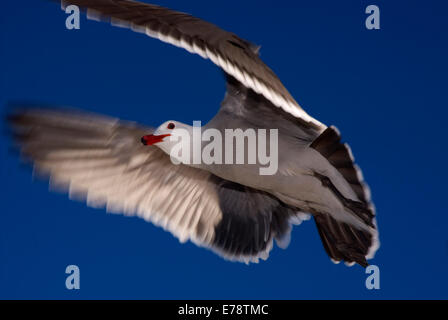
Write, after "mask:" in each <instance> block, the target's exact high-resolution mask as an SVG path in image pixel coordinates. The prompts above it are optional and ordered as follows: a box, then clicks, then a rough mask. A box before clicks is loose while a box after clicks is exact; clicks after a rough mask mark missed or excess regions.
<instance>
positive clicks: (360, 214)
mask: <svg viewBox="0 0 448 320" xmlns="http://www.w3.org/2000/svg"><path fill="white" fill-rule="evenodd" d="M310 147H311V148H314V149H315V150H317V151H318V152H319V153H320V154H321V155H323V156H324V157H325V158H326V159H327V160H328V162H330V164H331V165H332V166H333V167H335V168H336V169H337V170H338V172H339V173H340V174H341V175H342V176H343V178H344V179H345V180H346V181H347V182H348V184H349V185H350V187H351V189H352V190H353V192H354V193H355V194H356V196H357V198H358V201H355V200H352V199H348V198H346V197H344V196H343V195H342V194H341V193H340V192H339V191H338V189H337V188H336V187H335V186H334V185H333V183H332V181H331V180H330V179H329V178H327V177H325V176H321V175H319V174H316V176H317V177H318V178H319V179H321V181H322V183H323V184H325V185H326V186H327V187H328V188H330V189H331V190H332V191H333V193H334V194H335V195H336V196H337V197H338V198H339V199H340V200H341V202H342V203H343V205H344V207H345V208H346V209H347V210H348V211H349V212H350V213H351V214H353V215H355V216H356V217H357V218H359V219H360V220H361V221H363V222H364V224H365V225H366V228H363V229H360V228H356V227H355V226H353V225H350V224H348V223H346V222H342V221H338V220H336V219H334V218H333V217H331V216H329V215H328V214H323V213H322V214H319V213H315V214H314V220H315V222H316V226H317V230H318V232H319V235H320V237H321V240H322V244H323V246H324V248H325V250H326V252H327V254H328V255H329V256H330V258H331V259H332V261H333V262H335V263H338V262H340V261H341V260H344V261H345V263H346V264H347V265H353V264H354V263H358V264H360V265H362V266H364V267H366V266H367V265H368V263H367V259H371V258H373V256H374V255H375V252H376V250H377V249H378V248H379V240H378V228H377V225H376V219H375V208H374V206H373V203H372V202H371V200H370V190H369V188H368V186H367V184H366V183H365V182H364V180H363V176H362V173H361V170H360V169H359V167H358V166H357V165H356V164H355V161H354V158H353V155H352V153H351V150H350V147H349V146H348V145H347V144H345V143H342V142H341V136H340V134H339V131H338V130H337V129H336V128H335V127H333V126H331V127H328V128H327V129H326V130H325V131H324V132H323V133H322V134H321V135H320V136H319V137H318V138H316V140H314V141H313V143H312V144H311V145H310ZM367 226H368V227H367Z"/></svg>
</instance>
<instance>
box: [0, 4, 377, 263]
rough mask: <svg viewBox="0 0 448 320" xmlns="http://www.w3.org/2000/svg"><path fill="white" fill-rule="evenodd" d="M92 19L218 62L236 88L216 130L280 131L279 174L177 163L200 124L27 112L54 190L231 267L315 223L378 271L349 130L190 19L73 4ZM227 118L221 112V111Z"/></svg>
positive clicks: (24, 120) (351, 258)
mask: <svg viewBox="0 0 448 320" xmlns="http://www.w3.org/2000/svg"><path fill="white" fill-rule="evenodd" d="M68 5H76V6H78V7H79V8H80V9H81V10H83V11H85V12H86V13H87V17H88V18H90V19H94V20H98V21H109V22H110V23H111V24H112V25H115V26H120V27H126V28H129V29H131V30H133V31H135V32H138V33H142V34H145V35H148V36H150V37H152V38H157V39H159V40H161V41H164V42H167V43H170V44H173V45H175V46H178V47H180V48H183V49H186V50H187V51H188V52H190V53H194V54H198V55H200V56H201V57H203V58H205V59H209V60H211V61H212V62H213V63H214V64H216V65H217V66H219V67H220V68H221V69H222V71H223V72H224V74H225V77H226V84H227V90H226V94H225V98H224V100H223V102H222V103H221V107H220V108H219V110H218V112H217V114H216V115H215V116H214V117H213V118H212V120H210V121H209V122H208V123H207V124H205V125H204V127H203V128H204V129H207V128H213V129H215V130H217V132H220V133H223V135H224V132H225V130H227V129H234V130H236V129H241V130H243V131H244V130H246V129H249V128H253V129H257V130H258V129H276V130H278V131H277V132H278V141H277V148H278V168H277V171H276V172H275V173H274V174H271V175H260V173H259V170H258V169H259V168H260V165H261V164H260V163H258V162H257V163H255V164H244V163H243V164H236V165H232V164H217V163H212V164H206V163H200V164H194V165H193V164H191V165H189V164H185V163H180V164H174V163H173V161H172V159H171V157H170V153H171V151H172V149H173V143H172V142H171V140H169V139H168V137H169V136H170V135H171V134H172V133H173V132H174V130H176V129H184V130H186V132H187V133H188V134H192V132H193V129H192V126H189V125H186V124H183V123H180V122H177V121H167V122H165V123H163V124H161V125H160V126H159V127H158V128H156V129H153V128H150V127H147V126H144V125H140V124H137V123H135V122H127V121H123V120H119V119H115V118H111V117H107V116H102V115H97V114H91V113H87V112H81V111H74V110H65V109H51V108H39V107H32V108H30V107H22V108H17V109H15V110H14V111H12V112H11V114H10V116H9V117H8V121H9V124H10V127H11V131H12V134H13V137H14V141H15V142H16V145H17V146H18V147H19V148H20V149H21V152H22V154H23V155H24V156H25V158H27V159H29V160H30V161H32V162H33V163H34V170H35V173H37V174H40V175H45V176H47V177H49V178H50V185H51V186H52V187H56V188H59V189H61V188H62V189H64V190H66V191H67V192H68V194H69V196H70V198H72V199H81V200H84V201H86V203H87V205H89V206H91V207H97V208H101V207H105V208H106V210H107V211H108V212H116V213H123V214H125V215H135V216H138V217H141V218H143V219H145V220H146V221H150V222H152V223H153V224H155V225H157V226H161V227H162V228H164V229H165V230H167V231H169V232H171V233H172V234H173V235H174V236H176V237H177V238H178V239H179V240H180V241H181V242H184V241H187V240H190V241H192V242H193V243H195V244H196V245H198V246H201V247H206V248H210V249H211V250H213V251H214V252H216V253H218V254H219V255H221V256H223V257H224V258H226V259H228V260H233V261H241V262H245V263H249V262H258V260H259V259H267V257H268V255H269V252H270V250H271V249H272V247H273V240H274V239H275V240H276V242H277V244H278V245H279V246H280V247H286V246H287V245H288V242H289V238H290V232H291V228H292V225H294V224H299V223H301V222H302V221H303V220H308V219H310V218H311V217H312V218H313V219H314V221H315V223H316V227H317V231H318V233H319V235H320V238H321V240H322V244H323V247H324V249H325V251H326V252H327V254H328V256H329V257H330V258H331V260H332V261H333V262H335V263H338V262H340V261H344V262H345V264H347V265H353V264H355V263H358V264H360V265H361V266H364V267H366V266H367V265H368V262H367V260H368V259H371V258H373V257H374V255H375V252H376V250H377V249H378V247H379V239H378V231H377V224H376V219H375V210H374V206H373V204H372V202H371V200H370V191H369V188H368V187H367V185H366V184H365V182H364V181H363V177H362V174H361V171H360V169H359V167H358V166H357V165H356V164H355V163H354V158H353V155H352V152H351V151H350V148H349V146H348V145H347V144H345V143H343V142H341V137H340V134H339V131H338V130H337V129H336V128H335V127H334V126H330V127H327V126H326V125H324V124H322V123H321V122H319V121H318V120H316V119H314V118H313V117H311V116H310V115H308V114H307V113H306V112H305V111H304V110H303V109H302V108H301V107H300V106H299V104H298V103H297V102H296V101H295V100H294V98H293V97H292V96H291V94H290V93H289V92H288V91H287V89H286V88H285V87H284V86H283V84H282V83H281V82H280V80H279V79H278V78H277V76H276V75H275V74H274V72H273V71H272V70H271V69H270V68H268V67H267V66H266V65H265V64H264V63H263V62H262V60H261V59H260V57H259V54H258V50H259V47H257V46H255V45H253V44H252V43H250V42H248V41H246V40H243V39H241V38H240V37H238V36H236V35H235V34H234V33H231V32H227V31H224V30H222V29H220V28H219V27H217V26H216V25H213V24H211V23H208V22H205V21H203V20H201V19H198V18H195V17H193V16H191V15H189V14H185V13H181V12H176V11H172V10H170V9H166V8H163V7H160V6H157V5H152V4H147V3H142V2H136V1H130V0H69V1H63V3H62V6H63V7H65V6H68ZM217 109H218V108H217Z"/></svg>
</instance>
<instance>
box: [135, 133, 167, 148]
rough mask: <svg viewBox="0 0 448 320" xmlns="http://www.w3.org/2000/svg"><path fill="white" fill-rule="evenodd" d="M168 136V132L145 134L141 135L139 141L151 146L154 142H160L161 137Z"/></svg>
mask: <svg viewBox="0 0 448 320" xmlns="http://www.w3.org/2000/svg"><path fill="white" fill-rule="evenodd" d="M168 136H170V134H161V135H154V134H150V135H147V136H143V137H142V139H141V141H142V143H143V144H144V145H145V146H152V145H153V144H155V143H158V142H162V141H163V138H165V137H168Z"/></svg>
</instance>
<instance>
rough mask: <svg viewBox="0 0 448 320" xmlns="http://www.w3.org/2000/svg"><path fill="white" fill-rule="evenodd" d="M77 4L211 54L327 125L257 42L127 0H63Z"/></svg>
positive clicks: (292, 109)
mask: <svg viewBox="0 0 448 320" xmlns="http://www.w3.org/2000/svg"><path fill="white" fill-rule="evenodd" d="M62 5H63V7H64V8H65V7H66V6H67V5H77V6H79V7H80V8H81V9H85V10H86V11H87V17H88V18H90V19H93V20H103V21H104V20H105V21H110V22H111V23H112V25H116V26H120V27H126V28H130V29H132V30H133V31H136V32H140V33H145V34H147V35H148V36H150V37H153V38H157V39H160V40H161V41H164V42H167V43H170V44H173V45H175V46H178V47H181V48H184V49H186V50H188V51H189V52H191V53H196V54H199V55H200V56H201V57H203V58H205V59H210V60H211V61H213V63H215V64H216V65H218V66H219V67H221V68H222V69H223V70H224V71H225V72H226V73H227V74H229V75H231V76H232V77H234V78H235V79H237V80H238V81H240V82H241V83H242V84H244V85H245V86H246V87H248V88H251V89H252V90H254V91H255V92H257V93H258V94H261V95H263V96H264V97H265V98H266V99H268V100H269V101H271V102H272V103H273V104H274V105H275V106H277V107H280V108H282V109H283V110H285V111H286V112H288V113H290V114H292V115H294V116H295V117H297V118H299V119H301V120H302V121H304V122H305V123H308V124H309V125H310V126H313V127H314V128H317V129H325V125H323V124H322V123H320V122H319V121H317V120H316V119H314V118H312V117H310V116H309V115H308V114H307V113H306V112H305V111H304V110H303V109H302V108H301V107H300V106H299V104H298V103H297V102H296V101H295V100H294V98H293V97H292V96H291V94H290V93H289V92H288V90H287V89H286V88H285V87H284V86H283V84H282V83H281V81H280V80H279V79H278V77H277V76H276V75H275V74H274V72H273V71H272V70H271V69H270V68H269V67H267V66H266V65H265V64H264V63H263V61H261V59H260V58H259V56H258V47H256V46H254V45H253V44H251V43H249V42H248V41H246V40H243V39H241V38H239V37H238V36H236V35H235V34H233V33H230V32H227V31H224V30H222V29H220V28H219V27H217V26H216V25H214V24H211V23H208V22H206V21H203V20H201V19H198V18H195V17H193V16H191V15H189V14H185V13H181V12H176V11H172V10H169V9H166V8H163V7H159V6H156V5H152V4H147V3H142V2H136V1H130V0H64V1H62Z"/></svg>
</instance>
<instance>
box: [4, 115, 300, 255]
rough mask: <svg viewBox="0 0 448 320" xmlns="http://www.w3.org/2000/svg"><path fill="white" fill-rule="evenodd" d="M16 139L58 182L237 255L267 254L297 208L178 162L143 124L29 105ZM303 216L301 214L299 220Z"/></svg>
mask: <svg viewBox="0 0 448 320" xmlns="http://www.w3.org/2000/svg"><path fill="white" fill-rule="evenodd" d="M10 124H11V126H12V131H13V134H14V137H15V141H16V142H17V143H18V145H19V146H20V147H21V150H22V154H23V155H24V156H25V157H26V158H28V159H30V160H32V161H33V162H34V167H35V172H36V173H38V174H40V175H45V176H49V177H50V183H51V186H52V187H54V188H57V189H59V190H61V189H62V190H63V191H68V193H69V195H70V198H72V199H78V200H85V201H86V202H87V204H88V205H89V206H92V207H96V208H99V207H106V210H107V211H109V212H115V213H124V214H126V215H137V216H139V217H141V218H143V219H145V220H146V221H150V222H152V223H154V224H155V225H158V226H161V227H163V228H164V229H165V230H168V231H170V232H171V233H172V234H173V235H175V236H176V237H177V238H179V239H180V241H181V242H184V241H186V240H191V241H192V242H194V243H195V244H197V245H199V246H204V247H209V248H211V249H212V250H214V251H215V252H218V253H219V254H221V255H223V256H224V257H226V258H228V259H231V260H238V261H244V262H249V261H258V258H260V257H261V258H267V256H268V252H269V250H270V249H271V248H272V239H273V238H274V237H276V238H277V239H279V240H282V239H285V238H287V237H288V235H289V231H290V224H289V223H290V218H294V217H295V216H296V214H295V212H294V211H293V210H292V209H290V208H288V207H286V206H285V205H284V204H282V203H281V202H280V201H279V200H277V199H276V198H274V197H272V196H270V195H268V194H265V193H263V192H261V191H257V190H254V189H250V188H247V187H244V186H241V185H238V184H234V183H230V182H226V181H225V180H222V179H220V178H218V177H216V176H214V175H212V174H210V173H208V172H207V171H203V170H200V169H196V168H192V167H188V166H185V165H174V164H173V163H172V162H171V160H170V157H169V156H168V155H167V154H165V153H164V152H163V151H161V150H160V149H159V148H157V147H155V146H152V147H148V146H144V145H142V144H141V142H140V139H141V137H142V136H144V135H147V134H148V133H150V132H151V131H152V129H151V128H144V127H141V126H139V125H137V124H136V123H131V122H124V121H119V120H117V119H114V118H108V117H105V116H99V115H96V114H88V113H81V112H79V111H61V110H50V109H34V108H33V109H22V110H19V111H17V112H15V113H14V114H12V115H11V117H10ZM294 219H296V221H297V217H295V218H294Z"/></svg>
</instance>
